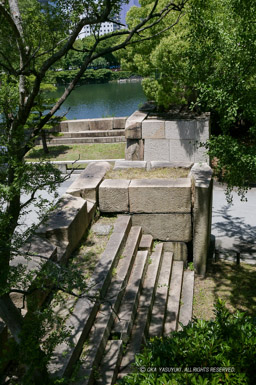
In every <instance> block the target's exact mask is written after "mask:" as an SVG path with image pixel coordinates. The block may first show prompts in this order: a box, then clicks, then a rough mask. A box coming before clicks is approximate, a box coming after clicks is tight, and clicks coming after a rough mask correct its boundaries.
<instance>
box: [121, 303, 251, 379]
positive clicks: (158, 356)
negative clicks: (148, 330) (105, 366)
mask: <svg viewBox="0 0 256 385" xmlns="http://www.w3.org/2000/svg"><path fill="white" fill-rule="evenodd" d="M255 326H256V319H255V318H252V317H249V316H247V315H246V314H245V313H241V312H236V313H235V314H231V313H230V312H229V311H228V310H227V309H226V308H225V306H224V304H223V303H222V302H221V301H220V300H219V301H218V302H217V304H216V305H215V319H214V320H211V321H203V320H200V319H194V320H193V322H192V323H190V324H189V325H187V326H183V329H182V330H181V331H179V332H174V333H172V335H171V336H170V337H165V338H153V339H151V340H150V341H149V342H148V343H147V345H146V347H145V348H144V350H143V353H141V354H138V355H137V356H136V362H135V367H142V366H145V367H150V366H153V367H176V368H182V369H183V370H184V369H185V368H190V369H187V370H188V371H189V370H193V368H199V370H200V368H201V367H202V368H209V372H205V373H200V372H199V373H191V372H190V373H189V372H181V373H178V372H176V373H172V374H169V373H168V374H166V373H147V372H146V373H140V372H137V373H136V372H135V373H133V374H130V375H128V376H126V377H125V378H124V379H123V382H122V383H123V384H159V385H160V384H169V385H174V384H175V385H179V384H180V385H184V384H195V385H198V384H211V385H217V384H255V381H256V373H255V370H254V363H255V358H256V356H255V345H256V328H255ZM218 367H219V368H227V367H234V368H235V371H234V372H227V373H221V372H215V373H214V372H211V373H210V368H218Z"/></svg>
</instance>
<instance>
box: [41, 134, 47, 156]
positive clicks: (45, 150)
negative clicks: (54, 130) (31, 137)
mask: <svg viewBox="0 0 256 385" xmlns="http://www.w3.org/2000/svg"><path fill="white" fill-rule="evenodd" d="M41 136H42V143H43V150H44V153H45V154H49V149H48V146H47V141H46V133H45V130H42V135H41Z"/></svg>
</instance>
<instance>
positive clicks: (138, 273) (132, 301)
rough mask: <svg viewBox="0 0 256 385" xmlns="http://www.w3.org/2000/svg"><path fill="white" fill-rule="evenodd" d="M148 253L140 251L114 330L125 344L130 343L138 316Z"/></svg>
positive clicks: (113, 333) (115, 334)
mask: <svg viewBox="0 0 256 385" xmlns="http://www.w3.org/2000/svg"><path fill="white" fill-rule="evenodd" d="M147 257H148V252H147V251H138V252H137V255H136V258H135V262H134V265H133V269H132V272H131V276H130V279H129V282H128V285H127V286H126V289H125V295H124V298H123V300H122V304H121V307H120V309H119V313H118V317H117V318H116V320H115V325H114V327H113V329H112V332H111V333H112V335H114V336H118V337H119V339H121V340H122V341H123V342H125V343H126V342H128V339H129V336H130V333H131V329H132V325H133V322H134V318H135V315H136V311H137V307H138V302H139V295H140V292H141V289H142V284H143V280H144V278H145V273H146V267H147V265H146V262H147Z"/></svg>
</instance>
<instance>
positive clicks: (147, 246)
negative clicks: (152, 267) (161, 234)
mask: <svg viewBox="0 0 256 385" xmlns="http://www.w3.org/2000/svg"><path fill="white" fill-rule="evenodd" d="M152 246H153V237H152V235H150V234H143V235H142V237H141V241H140V244H139V250H148V251H150V252H151V250H152Z"/></svg>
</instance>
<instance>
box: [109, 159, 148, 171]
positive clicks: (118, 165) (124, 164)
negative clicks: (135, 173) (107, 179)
mask: <svg viewBox="0 0 256 385" xmlns="http://www.w3.org/2000/svg"><path fill="white" fill-rule="evenodd" d="M146 167H147V162H144V161H143V160H138V161H136V160H134V161H130V160H117V161H116V162H115V165H114V168H113V170H125V169H127V168H142V169H144V170H146Z"/></svg>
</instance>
